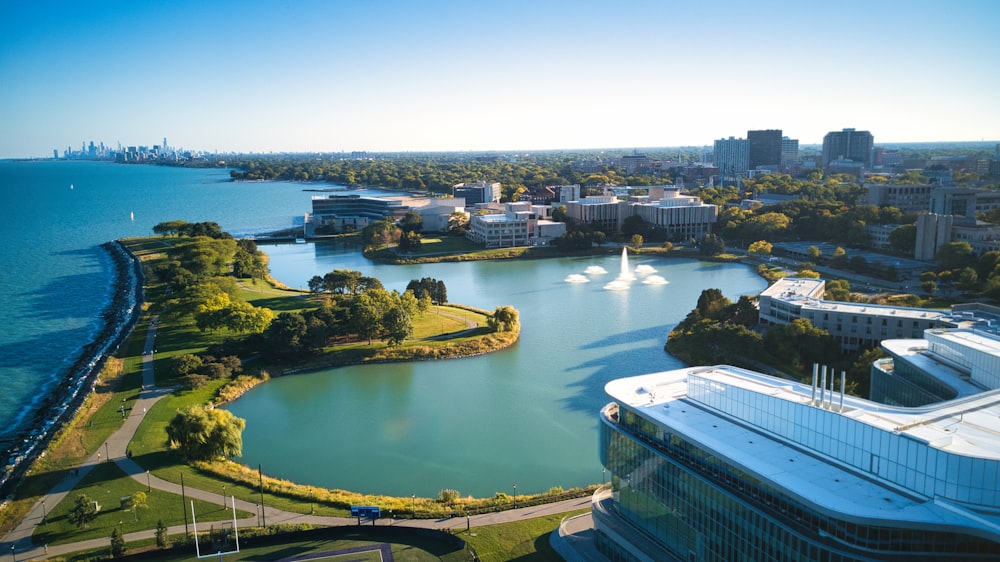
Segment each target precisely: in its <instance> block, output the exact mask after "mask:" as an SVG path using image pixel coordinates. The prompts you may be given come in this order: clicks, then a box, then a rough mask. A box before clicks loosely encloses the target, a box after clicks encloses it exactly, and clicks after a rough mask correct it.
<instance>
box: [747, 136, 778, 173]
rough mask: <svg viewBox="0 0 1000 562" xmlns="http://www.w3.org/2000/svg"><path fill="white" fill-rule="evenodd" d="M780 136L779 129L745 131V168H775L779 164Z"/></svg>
mask: <svg viewBox="0 0 1000 562" xmlns="http://www.w3.org/2000/svg"><path fill="white" fill-rule="evenodd" d="M781 138H782V137H781V129H767V130H764V131H747V160H748V165H747V169H750V170H758V169H767V170H774V169H777V167H778V166H780V165H781V147H782V142H781Z"/></svg>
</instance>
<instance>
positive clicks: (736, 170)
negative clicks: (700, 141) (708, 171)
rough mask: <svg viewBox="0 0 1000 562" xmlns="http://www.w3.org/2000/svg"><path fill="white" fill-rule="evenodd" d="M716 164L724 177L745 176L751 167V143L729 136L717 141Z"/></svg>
mask: <svg viewBox="0 0 1000 562" xmlns="http://www.w3.org/2000/svg"><path fill="white" fill-rule="evenodd" d="M715 165H716V167H718V168H719V174H720V175H721V176H722V177H733V176H745V175H746V173H747V170H748V169H750V145H749V144H748V143H747V140H746V139H737V138H733V137H729V138H728V139H719V140H717V141H715Z"/></svg>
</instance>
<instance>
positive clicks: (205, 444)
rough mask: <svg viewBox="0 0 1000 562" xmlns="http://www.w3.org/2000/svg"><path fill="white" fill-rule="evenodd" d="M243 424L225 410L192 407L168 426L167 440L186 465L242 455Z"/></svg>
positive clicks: (244, 423)
mask: <svg viewBox="0 0 1000 562" xmlns="http://www.w3.org/2000/svg"><path fill="white" fill-rule="evenodd" d="M245 427H246V420H244V419H242V418H238V417H236V416H234V415H233V414H232V412H229V411H228V410H222V409H219V408H211V409H209V408H205V407H201V406H192V407H190V408H187V409H186V410H180V411H178V412H177V415H176V416H174V419H172V420H170V423H169V424H167V440H168V442H169V443H170V445H171V446H172V447H176V448H177V449H178V450H179V451H180V453H181V454H182V455H184V457H185V458H186V459H187V460H189V461H196V460H211V459H215V458H218V457H238V456H241V455H242V454H243V435H242V432H243V429H244V428H245Z"/></svg>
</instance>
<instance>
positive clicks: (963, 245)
mask: <svg viewBox="0 0 1000 562" xmlns="http://www.w3.org/2000/svg"><path fill="white" fill-rule="evenodd" d="M936 259H937V262H938V263H939V264H941V267H943V268H944V269H962V268H963V267H966V266H970V265H974V264H975V256H974V255H973V254H972V245H971V244H969V243H968V242H949V243H947V244H944V245H943V246H941V247H940V248H938V250H937V256H936Z"/></svg>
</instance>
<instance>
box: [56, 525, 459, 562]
mask: <svg viewBox="0 0 1000 562" xmlns="http://www.w3.org/2000/svg"><path fill="white" fill-rule="evenodd" d="M200 529H201V527H200V525H199V530H200ZM199 534H200V533H199ZM180 539H181V537H180V536H179V535H171V536H170V537H169V540H170V541H176V542H172V548H169V549H157V548H155V547H150V545H151V544H152V540H144V541H137V542H134V543H133V542H130V543H128V544H127V545H126V546H127V547H128V551H127V552H126V556H125V558H122V560H130V561H141V560H157V561H158V562H160V561H162V562H171V561H180V560H191V559H193V558H194V555H195V546H194V543H193V542H185V541H183V540H180ZM205 540H207V538H206V537H203V538H202V539H201V541H205ZM381 544H388V545H389V546H390V548H391V549H392V556H393V559H394V560H396V561H397V562H437V561H444V562H466V561H467V560H469V555H468V552H467V551H465V550H463V549H460V548H456V546H455V545H454V544H453V543H451V542H445V541H442V540H439V539H438V538H437V537H434V536H428V535H427V534H426V533H425V532H423V531H420V530H405V529H401V528H400V529H386V528H384V527H376V528H373V529H368V528H365V529H358V528H356V527H327V528H317V529H311V530H302V531H294V532H279V533H278V534H270V535H258V534H257V533H256V530H255V529H254V530H250V529H247V530H244V529H243V528H242V527H241V528H240V553H239V555H238V556H237V557H235V558H233V556H232V555H229V556H225V558H226V559H227V560H231V559H237V560H278V559H282V558H290V557H299V556H305V555H309V554H318V553H328V552H337V551H342V550H346V549H349V548H357V547H375V546H378V545H381ZM234 546H235V545H234V544H231V545H230V547H229V548H230V549H231V548H233V547H234ZM109 547H110V541H109ZM109 547H106V548H101V549H93V550H88V551H80V552H76V553H73V554H72V555H69V556H66V557H63V558H61V560H65V561H67V562H76V561H81V562H83V561H89V560H94V559H96V558H97V557H100V556H101V555H104V556H106V555H107V554H108V552H109ZM210 548H211V547H206V544H205V543H204V542H202V544H201V552H202V554H203V555H205V554H211V553H212V551H211V550H209V549H210ZM324 560H329V561H331V562H338V561H344V562H347V561H366V562H367V561H369V560H370V561H372V562H377V561H379V560H381V557H380V556H379V555H378V553H377V551H365V552H361V553H351V554H345V555H340V556H335V557H330V558H324Z"/></svg>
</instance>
